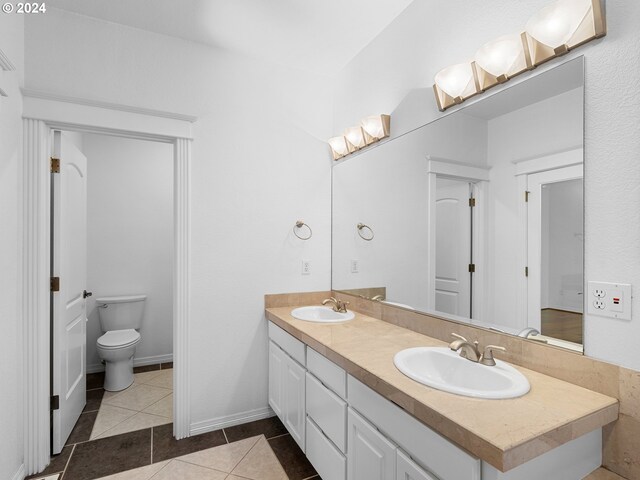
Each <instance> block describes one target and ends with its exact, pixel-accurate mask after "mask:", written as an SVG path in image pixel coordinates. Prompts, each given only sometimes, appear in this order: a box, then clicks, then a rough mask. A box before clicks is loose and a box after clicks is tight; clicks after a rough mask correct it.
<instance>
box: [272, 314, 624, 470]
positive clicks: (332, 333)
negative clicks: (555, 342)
mask: <svg viewBox="0 0 640 480" xmlns="http://www.w3.org/2000/svg"><path fill="white" fill-rule="evenodd" d="M292 308H293V307H290V306H289V307H278V308H267V309H266V317H267V319H269V320H271V321H272V322H274V323H275V324H276V325H278V326H279V327H281V328H282V329H284V330H285V331H287V332H288V333H290V334H291V335H292V336H294V337H296V338H297V339H299V340H300V341H302V342H303V343H305V344H307V345H308V346H310V347H311V348H313V349H314V350H316V351H318V352H319V353H321V354H322V355H324V356H325V357H327V358H329V359H330V360H332V361H333V362H334V363H336V364H338V365H340V366H341V367H342V368H344V369H345V370H346V371H347V372H348V373H349V374H351V375H352V376H354V377H355V378H357V379H358V380H360V381H361V382H363V383H365V384H366V385H368V386H369V387H370V388H372V389H373V390H375V391H376V392H378V393H379V394H381V395H382V396H384V397H385V398H387V399H388V400H391V401H392V402H394V403H395V404H397V405H399V406H400V407H402V408H403V409H404V410H405V411H407V412H409V413H410V414H411V415H413V416H414V417H416V418H417V419H419V420H420V421H421V422H422V423H424V424H425V425H427V426H429V427H431V428H432V429H433V430H435V431H437V432H438V433H440V434H441V435H443V436H444V437H446V438H448V439H450V440H451V441H453V442H454V443H456V444H458V445H459V446H461V447H462V448H464V449H465V450H467V451H469V452H470V453H471V454H473V455H475V456H477V457H479V458H480V459H482V460H483V461H486V462H488V463H490V464H491V465H493V466H494V467H496V468H498V469H499V470H501V471H503V472H506V471H508V470H510V469H512V468H514V467H517V466H518V465H521V464H523V463H525V462H527V461H528V460H531V459H532V458H535V457H537V456H538V455H541V454H542V453H544V452H547V451H549V450H551V449H553V448H555V447H557V446H559V445H562V444H564V443H566V442H568V441H570V440H573V439H575V438H578V437H580V436H581V435H584V434H586V433H588V432H590V431H592V430H595V429H596V428H600V427H602V426H604V425H607V424H608V423H611V422H613V421H615V420H616V419H617V418H618V400H617V399H615V398H612V397H608V396H606V395H602V394H600V393H596V392H593V391H591V390H587V389H586V388H582V387H579V386H577V385H573V384H571V383H568V382H565V381H562V380H558V379H556V378H553V377H550V376H547V375H543V374H541V373H538V372H534V371H532V370H528V369H526V368H523V367H520V366H517V365H513V366H514V367H515V368H517V369H518V370H519V371H520V372H522V373H523V374H524V375H525V376H526V377H527V379H528V380H529V383H530V384H531V390H530V392H529V393H528V394H526V395H524V396H523V397H520V398H514V399H506V400H483V399H475V398H470V397H463V396H459V395H454V394H450V393H446V392H442V391H440V390H436V389H433V388H430V387H427V386H424V385H422V384H420V383H417V382H415V381H413V380H411V379H410V378H408V377H406V376H405V375H403V374H402V373H401V372H400V371H399V370H398V369H396V367H395V366H394V364H393V357H394V355H395V354H396V353H397V352H399V351H400V350H403V349H405V348H410V347H418V346H446V345H447V344H446V343H444V342H442V341H440V340H437V339H434V338H431V337H427V336H425V335H422V334H419V333H416V332H414V331H412V330H408V329H405V328H401V327H398V326H395V325H393V324H390V323H387V322H384V321H382V320H378V319H376V318H373V317H369V316H367V315H363V314H361V313H358V312H354V313H355V314H356V316H355V319H354V320H352V321H350V322H346V323H340V324H319V323H312V322H305V321H301V320H297V319H295V318H293V317H292V316H291V314H290V312H291V310H292Z"/></svg>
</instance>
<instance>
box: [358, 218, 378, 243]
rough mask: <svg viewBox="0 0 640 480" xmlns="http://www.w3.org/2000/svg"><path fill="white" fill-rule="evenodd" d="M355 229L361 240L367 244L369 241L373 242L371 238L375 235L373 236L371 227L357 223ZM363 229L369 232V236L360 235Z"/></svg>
mask: <svg viewBox="0 0 640 480" xmlns="http://www.w3.org/2000/svg"><path fill="white" fill-rule="evenodd" d="M356 228H357V229H358V235H360V238H362V239H363V240H366V241H367V242H370V241H371V240H373V237H374V236H375V235H374V233H373V230H371V227H370V226H369V225H365V224H364V223H359V224H358V225H356ZM365 228H366V229H367V230H369V231H370V232H371V236H364V235H363V234H362V230H363V229H365Z"/></svg>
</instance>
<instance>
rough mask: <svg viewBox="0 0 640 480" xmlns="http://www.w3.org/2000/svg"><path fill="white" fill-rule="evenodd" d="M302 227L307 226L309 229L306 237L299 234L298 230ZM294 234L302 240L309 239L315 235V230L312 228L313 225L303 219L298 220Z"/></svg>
mask: <svg viewBox="0 0 640 480" xmlns="http://www.w3.org/2000/svg"><path fill="white" fill-rule="evenodd" d="M302 227H307V228H308V229H309V235H307V236H306V237H301V236H300V235H298V230H299V229H301V228H302ZM293 234H294V235H295V236H296V237H298V238H299V239H300V240H309V239H310V238H311V236H312V235H313V231H312V230H311V227H310V226H309V225H307V224H306V223H304V222H303V221H302V220H298V221H297V222H296V224H295V226H294V227H293Z"/></svg>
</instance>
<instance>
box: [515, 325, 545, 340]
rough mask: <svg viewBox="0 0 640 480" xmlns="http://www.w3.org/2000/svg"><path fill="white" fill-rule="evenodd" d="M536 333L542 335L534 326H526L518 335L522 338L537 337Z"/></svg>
mask: <svg viewBox="0 0 640 480" xmlns="http://www.w3.org/2000/svg"><path fill="white" fill-rule="evenodd" d="M536 335H540V332H539V331H538V330H536V329H535V328H533V327H526V328H523V329H522V330H520V331H519V332H518V336H519V337H522V338H529V337H535V336H536Z"/></svg>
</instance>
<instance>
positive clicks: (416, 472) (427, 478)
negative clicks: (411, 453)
mask: <svg viewBox="0 0 640 480" xmlns="http://www.w3.org/2000/svg"><path fill="white" fill-rule="evenodd" d="M396 462H397V475H396V480H436V477H433V476H431V475H430V474H428V473H427V472H425V471H424V470H423V469H422V468H420V466H419V465H417V464H416V463H415V462H414V461H413V460H411V459H410V458H409V457H408V456H407V455H406V454H405V453H404V452H403V451H402V450H400V449H398V458H397V459H396Z"/></svg>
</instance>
